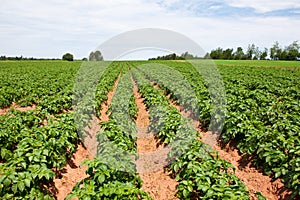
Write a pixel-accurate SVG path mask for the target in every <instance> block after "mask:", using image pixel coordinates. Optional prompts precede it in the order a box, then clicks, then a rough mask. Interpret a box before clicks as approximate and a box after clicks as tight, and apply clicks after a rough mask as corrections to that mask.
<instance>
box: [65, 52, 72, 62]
mask: <svg viewBox="0 0 300 200" xmlns="http://www.w3.org/2000/svg"><path fill="white" fill-rule="evenodd" d="M62 59H63V60H67V61H73V55H72V54H70V53H66V54H65V55H63V57H62Z"/></svg>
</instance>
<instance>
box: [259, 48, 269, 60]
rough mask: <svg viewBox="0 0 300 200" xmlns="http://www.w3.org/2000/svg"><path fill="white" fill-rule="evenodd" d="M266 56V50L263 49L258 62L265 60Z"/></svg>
mask: <svg viewBox="0 0 300 200" xmlns="http://www.w3.org/2000/svg"><path fill="white" fill-rule="evenodd" d="M267 56H268V49H267V48H265V49H264V51H263V52H262V53H261V54H260V57H259V59H260V60H266V57H267Z"/></svg>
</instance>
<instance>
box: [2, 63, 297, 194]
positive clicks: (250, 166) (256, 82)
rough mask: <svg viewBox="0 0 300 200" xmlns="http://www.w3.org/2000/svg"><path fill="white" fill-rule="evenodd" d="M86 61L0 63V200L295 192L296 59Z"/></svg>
mask: <svg viewBox="0 0 300 200" xmlns="http://www.w3.org/2000/svg"><path fill="white" fill-rule="evenodd" d="M88 63H90V65H91V66H90V67H88V66H86V67H87V69H89V70H88V71H86V72H85V73H86V74H81V75H78V71H79V72H80V67H81V65H82V62H79V61H76V62H66V61H3V62H0V122H1V123H0V148H1V152H0V153H1V154H0V174H1V177H0V197H1V199H64V198H67V199H72V198H74V197H78V198H79V199H114V198H116V199H264V198H267V199H297V198H299V195H300V139H299V136H300V135H299V133H300V71H299V70H298V68H300V62H296V61H295V62H279V61H225V60H216V61H215V63H216V65H217V69H218V72H219V73H220V77H219V76H214V78H216V77H217V78H220V79H219V81H220V82H222V84H224V91H225V93H224V95H225V96H223V98H224V99H226V104H225V105H224V107H220V108H217V111H216V110H214V108H213V106H212V103H213V102H214V101H217V100H218V99H217V98H212V97H213V96H214V95H217V94H219V93H218V91H219V89H218V88H214V87H213V86H212V85H211V84H213V83H212V82H209V81H210V80H208V79H207V77H205V74H206V75H208V76H209V73H210V72H211V71H210V68H209V66H208V67H207V65H209V63H207V62H206V61H201V60H199V61H191V63H192V64H193V65H191V64H190V63H189V62H186V61H183V62H182V61H181V62H175V61H118V62H112V63H110V65H109V66H108V67H107V68H105V66H106V65H108V62H88ZM86 65H88V64H86ZM163 66H167V67H163ZM193 66H194V67H193ZM97 67H99V69H98V68H97ZM197 70H200V71H201V70H202V71H203V74H202V73H199V72H198V71H197ZM171 72H172V73H171ZM213 72H216V71H213ZM99 74H101V75H99ZM201 74H202V75H201ZM97 77H98V79H97ZM82 79H87V80H88V81H87V82H81V80H82ZM95 80H96V81H95ZM212 80H214V79H212ZM76 84H77V85H79V86H78V88H76V87H74V85H76ZM91 88H92V89H91ZM211 88H214V92H217V93H212V92H211ZM93 89H94V90H93ZM90 93H94V96H93V95H91V96H93V97H94V100H91V99H89V98H86V99H85V98H84V95H86V94H90ZM220 94H221V93H220ZM74 99H75V100H74ZM216 99H217V100H216ZM77 100H78V101H77ZM222 116H225V118H224V124H223V125H224V126H223V125H220V124H222V123H221V122H222V120H219V119H220V118H222ZM212 120H215V121H216V125H215V126H217V131H218V132H219V133H220V134H221V137H220V139H219V140H218V143H216V144H213V146H212V148H211V146H210V145H208V144H206V143H205V142H206V141H207V140H206V139H207V138H209V137H210V136H211V131H210V130H211V123H212ZM219 127H221V128H220V129H218V128H219ZM109 144H112V145H109ZM158 152H160V153H161V154H155V153H158ZM152 154H153V155H154V156H152V157H151V156H149V155H152ZM119 155H127V156H124V157H122V158H120V157H119ZM150 157H151V158H150ZM84 160H85V161H84ZM81 161H84V164H83V165H80V163H81ZM145 162H153V163H155V164H154V165H151V164H147V163H146V164H147V166H148V167H145V166H144V165H145ZM151 167H153V168H151Z"/></svg>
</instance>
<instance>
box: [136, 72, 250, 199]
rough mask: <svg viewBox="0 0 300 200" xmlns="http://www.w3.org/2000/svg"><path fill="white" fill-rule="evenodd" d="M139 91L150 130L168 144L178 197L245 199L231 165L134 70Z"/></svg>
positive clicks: (241, 186) (246, 196)
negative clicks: (149, 123) (147, 111)
mask: <svg viewBox="0 0 300 200" xmlns="http://www.w3.org/2000/svg"><path fill="white" fill-rule="evenodd" d="M132 74H133V77H134V79H135V81H136V83H137V85H138V88H139V92H140V93H141V94H142V96H143V97H144V98H145V101H144V103H145V105H146V107H147V109H149V111H150V121H151V125H150V130H149V131H153V132H154V133H157V137H158V138H159V139H160V141H161V142H163V143H165V144H166V145H170V146H171V147H172V150H171V151H170V152H169V154H168V159H169V160H170V162H171V163H170V165H169V166H168V169H169V170H170V171H171V172H172V174H173V176H174V177H175V179H176V181H178V183H179V184H178V186H177V190H178V192H177V197H179V198H180V199H191V198H201V199H249V194H248V190H247V188H246V187H245V185H244V184H243V183H242V182H241V181H240V180H239V179H238V178H237V177H236V176H235V175H234V173H232V172H231V171H234V170H235V169H234V167H233V165H232V164H231V163H228V162H226V161H224V160H222V159H220V158H219V156H218V154H217V153H216V152H214V151H212V150H211V149H210V148H209V147H208V146H207V145H205V144H204V143H202V142H201V141H200V140H199V139H198V138H199V137H200V136H199V134H198V132H197V131H196V130H194V129H193V128H192V126H191V125H190V124H189V121H188V120H187V119H185V118H183V117H182V116H181V115H180V113H179V112H178V111H177V109H176V108H174V107H173V106H171V105H170V104H169V102H168V99H167V97H166V96H165V95H164V94H162V93H161V91H159V90H157V89H155V88H154V87H153V86H152V85H151V84H150V82H149V80H147V79H146V78H145V76H144V75H143V73H142V72H141V71H139V70H137V69H133V70H132Z"/></svg>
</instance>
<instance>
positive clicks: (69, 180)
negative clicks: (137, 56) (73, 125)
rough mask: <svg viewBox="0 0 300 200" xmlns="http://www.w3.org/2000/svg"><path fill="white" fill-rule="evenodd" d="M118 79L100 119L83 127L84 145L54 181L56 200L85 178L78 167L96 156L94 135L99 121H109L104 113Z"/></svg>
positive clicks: (81, 145)
mask: <svg viewBox="0 0 300 200" xmlns="http://www.w3.org/2000/svg"><path fill="white" fill-rule="evenodd" d="M120 77H121V75H119V76H118V79H117V80H116V82H115V84H114V90H113V91H110V92H109V93H108V94H107V96H108V100H107V102H104V103H102V105H101V108H102V109H101V117H100V119H98V118H97V117H96V116H94V117H93V118H92V119H91V121H90V126H87V127H85V132H86V134H87V136H86V137H85V138H84V145H83V144H80V145H79V146H78V148H77V151H76V153H74V154H73V158H72V159H71V160H70V161H69V162H68V164H67V165H66V166H65V167H64V168H63V169H62V170H61V171H60V173H58V174H57V177H56V178H55V179H54V191H53V189H52V191H53V193H54V194H55V196H56V198H57V199H58V200H63V199H64V198H65V197H66V196H67V195H68V194H69V193H70V192H71V191H72V189H73V187H74V186H75V185H76V183H77V182H79V181H81V180H82V179H84V178H86V177H87V175H86V174H85V171H86V166H84V165H83V166H81V167H79V165H80V163H81V162H82V161H83V160H84V159H93V158H94V157H95V155H96V151H97V145H98V143H97V139H96V135H97V132H98V131H100V126H99V123H100V121H108V119H109V115H108V114H106V112H107V110H108V108H109V105H110V103H111V101H112V98H113V95H114V93H115V90H116V88H117V85H118V82H119V79H120Z"/></svg>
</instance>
